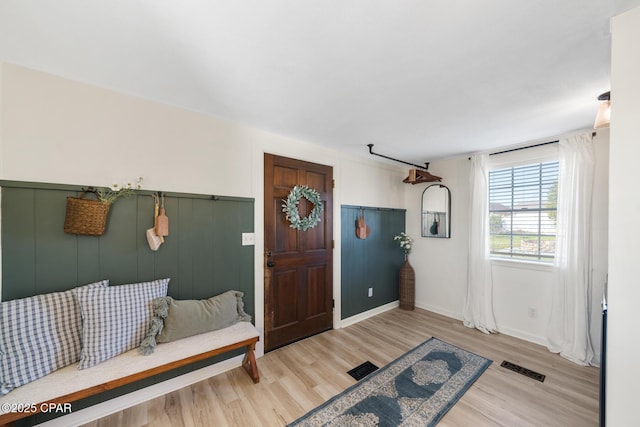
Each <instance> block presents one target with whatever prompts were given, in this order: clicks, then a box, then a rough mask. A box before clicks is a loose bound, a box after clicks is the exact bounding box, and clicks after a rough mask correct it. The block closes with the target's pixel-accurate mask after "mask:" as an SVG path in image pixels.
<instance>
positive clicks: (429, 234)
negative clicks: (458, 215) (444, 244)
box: [420, 184, 451, 239]
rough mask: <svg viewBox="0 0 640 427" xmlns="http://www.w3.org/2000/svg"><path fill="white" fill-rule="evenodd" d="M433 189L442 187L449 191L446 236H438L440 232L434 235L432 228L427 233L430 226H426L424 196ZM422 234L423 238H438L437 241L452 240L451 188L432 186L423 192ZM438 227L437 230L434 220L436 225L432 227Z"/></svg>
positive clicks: (442, 185)
mask: <svg viewBox="0 0 640 427" xmlns="http://www.w3.org/2000/svg"><path fill="white" fill-rule="evenodd" d="M431 187H440V188H444V189H445V190H447V211H446V227H447V232H446V235H445V236H438V235H437V234H438V232H437V231H436V232H435V233H433V230H432V228H429V231H427V229H428V227H429V225H428V223H427V224H425V211H424V209H423V207H424V195H425V193H426V192H427V190H428V189H429V188H431ZM420 226H421V227H420V230H421V231H420V234H421V235H422V237H431V238H436V239H450V238H451V190H449V187H447V186H446V185H444V184H432V185H429V186H428V187H427V188H425V189H424V191H423V192H422V198H421V200H420ZM434 226H435V227H436V230H437V222H435V220H434V224H433V225H431V227H434Z"/></svg>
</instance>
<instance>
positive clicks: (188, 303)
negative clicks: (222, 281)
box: [154, 291, 251, 343]
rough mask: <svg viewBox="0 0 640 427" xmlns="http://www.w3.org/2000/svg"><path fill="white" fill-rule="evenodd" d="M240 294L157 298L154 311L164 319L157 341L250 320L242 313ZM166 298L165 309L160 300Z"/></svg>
mask: <svg viewBox="0 0 640 427" xmlns="http://www.w3.org/2000/svg"><path fill="white" fill-rule="evenodd" d="M243 295H244V294H243V293H242V292H240V291H227V292H225V293H223V294H220V295H217V296H214V297H211V298H209V299H204V300H182V301H180V300H174V299H173V298H171V297H165V298H156V300H155V301H154V314H155V315H156V316H158V317H162V318H163V319H164V322H163V323H164V324H163V327H162V328H161V331H160V333H159V334H158V336H157V337H156V341H157V342H160V343H161V342H169V341H175V340H178V339H180V338H186V337H190V336H192V335H197V334H202V333H205V332H210V331H215V330H217V329H222V328H226V327H227V326H231V325H233V324H235V323H237V322H239V321H247V322H250V321H251V316H249V315H248V314H247V313H245V312H244V302H243V301H242V297H243ZM163 300H164V301H166V310H165V307H164V304H163V303H162V301H163Z"/></svg>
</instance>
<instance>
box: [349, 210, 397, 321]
mask: <svg viewBox="0 0 640 427" xmlns="http://www.w3.org/2000/svg"><path fill="white" fill-rule="evenodd" d="M361 212H364V219H365V222H366V224H367V225H368V226H369V229H370V234H369V237H367V238H366V239H359V238H358V237H357V236H356V222H357V220H358V218H359V217H360V214H361ZM405 216H406V211H405V210H404V209H387V208H375V207H362V206H348V205H342V206H341V221H342V241H341V254H342V255H341V268H342V273H341V283H342V289H341V292H342V295H341V297H342V307H341V308H342V318H343V319H346V318H348V317H351V316H355V315H356V314H360V313H362V312H365V311H367V310H371V309H374V308H376V307H379V306H381V305H384V304H387V303H390V302H393V301H397V300H398V298H399V290H398V274H399V272H400V267H401V266H402V264H403V262H404V254H403V253H402V250H401V249H400V245H399V244H398V243H397V242H396V241H394V240H393V237H394V236H395V235H397V234H398V233H400V232H401V231H404V230H405ZM369 288H373V296H372V297H368V296H367V295H368V289H369Z"/></svg>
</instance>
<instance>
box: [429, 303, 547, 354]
mask: <svg viewBox="0 0 640 427" xmlns="http://www.w3.org/2000/svg"><path fill="white" fill-rule="evenodd" d="M416 307H418V308H422V309H424V310H427V311H431V312H433V313H437V314H441V315H443V316H447V317H451V318H452V319H456V320H460V321H461V322H462V314H461V313H454V312H452V311H448V310H443V309H441V308H439V307H434V306H431V305H429V304H423V303H419V302H416ZM497 327H498V332H500V333H501V334H505V335H509V336H510V337H514V338H519V339H521V340H525V341H528V342H532V343H534V344H539V345H542V346H545V347H546V346H547V339H546V338H545V337H540V336H537V335H532V334H529V333H527V332H523V331H521V330H519V329H513V328H509V327H505V326H501V325H497Z"/></svg>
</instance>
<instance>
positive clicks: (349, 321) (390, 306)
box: [339, 301, 400, 328]
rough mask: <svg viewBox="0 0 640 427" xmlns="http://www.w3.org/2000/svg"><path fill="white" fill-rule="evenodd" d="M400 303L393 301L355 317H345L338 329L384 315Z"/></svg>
mask: <svg viewBox="0 0 640 427" xmlns="http://www.w3.org/2000/svg"><path fill="white" fill-rule="evenodd" d="M399 305H400V303H399V302H398V301H393V302H390V303H388V304H385V305H381V306H379V307H376V308H372V309H371V310H368V311H365V312H363V313H360V314H356V315H355V316H351V317H347V318H346V319H342V321H341V322H340V326H339V327H340V328H346V327H347V326H351V325H353V324H355V323H358V322H362V321H363V320H365V319H368V318H370V317H373V316H377V315H378V314H381V313H384V312H385V311H389V310H391V309H394V308H396V307H398V306H399Z"/></svg>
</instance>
